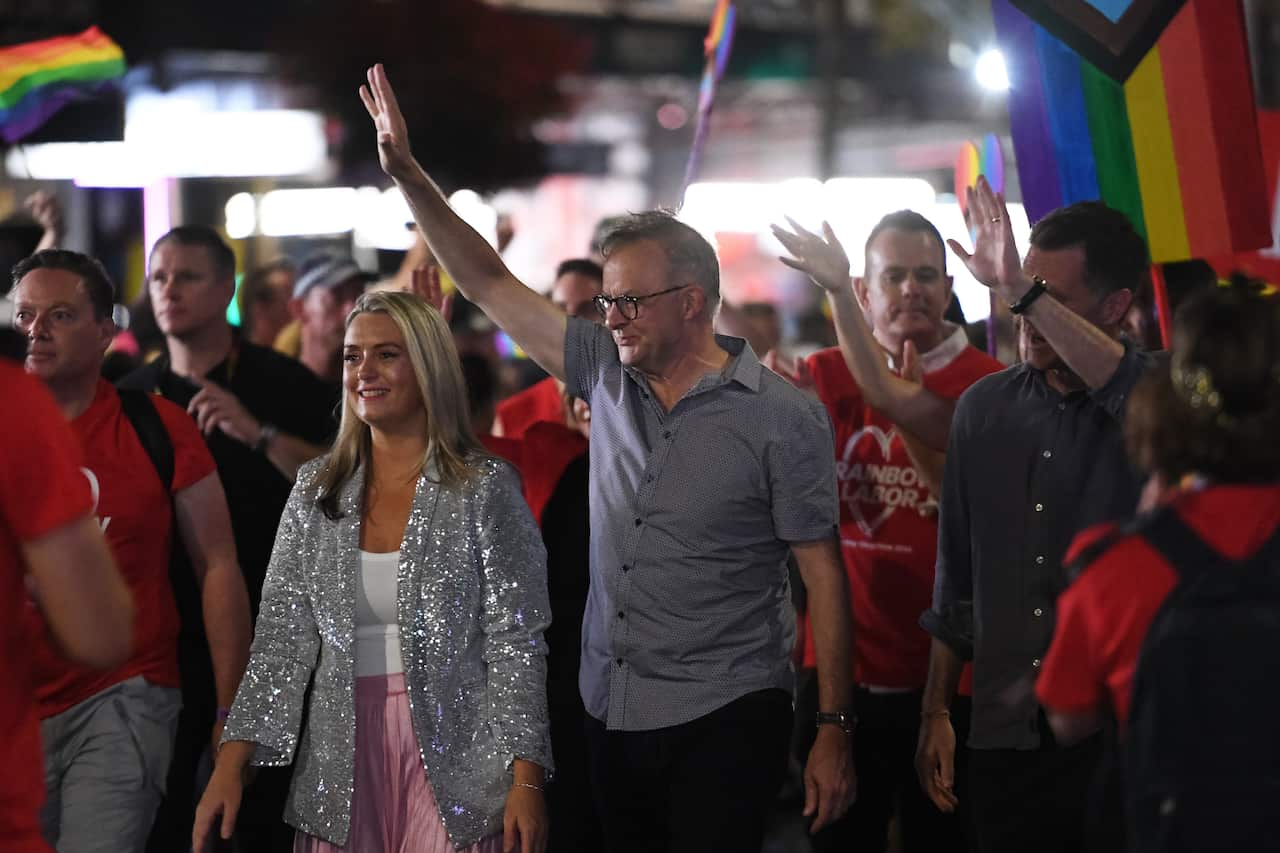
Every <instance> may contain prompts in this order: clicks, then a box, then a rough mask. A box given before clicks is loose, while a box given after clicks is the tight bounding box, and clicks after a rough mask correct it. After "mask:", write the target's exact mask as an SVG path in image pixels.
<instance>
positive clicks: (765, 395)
mask: <svg viewBox="0 0 1280 853" xmlns="http://www.w3.org/2000/svg"><path fill="white" fill-rule="evenodd" d="M716 342H717V343H718V344H719V345H720V346H721V347H722V348H723V349H724V350H726V351H727V352H728V353H729V354H730V356H731V358H730V361H729V363H728V365H727V366H726V368H725V370H724V371H723V372H722V373H718V374H711V375H708V376H705V377H703V378H702V380H701V381H699V382H698V383H697V384H696V385H695V386H694V387H693V388H692V389H690V390H689V392H688V393H687V394H685V396H684V397H683V398H681V400H680V401H679V402H677V403H676V405H675V406H673V407H672V409H671V410H670V411H669V412H668V411H663V409H662V406H661V405H660V404H659V402H658V400H657V398H656V397H655V396H654V395H653V394H652V393H651V392H650V390H649V385H648V383H647V382H646V381H645V379H644V377H643V376H642V375H640V374H639V373H638V372H636V371H633V370H630V369H628V368H624V367H623V366H622V364H621V362H620V361H619V359H618V349H617V347H616V346H615V345H614V343H613V339H612V337H611V335H610V333H609V331H608V330H607V329H604V328H602V327H600V326H597V325H595V324H593V323H589V322H587V321H585V320H577V319H574V318H570V320H569V326H568V330H567V332H566V335H565V372H566V374H567V379H568V383H567V384H568V389H569V392H570V393H571V394H573V395H575V396H577V397H581V398H583V399H585V400H586V401H587V402H588V403H590V404H591V592H590V594H589V597H588V599H587V609H586V616H585V618H584V620H583V626H582V668H581V674H580V678H579V682H580V686H581V689H582V698H583V701H584V702H585V704H586V708H587V712H588V713H590V714H591V715H592V716H593V717H595V718H597V719H599V720H603V721H604V722H605V723H606V725H607V726H608V727H609V728H610V729H623V730H632V731H639V730H646V729H656V728H663V727H666V726H673V725H679V724H680V723H685V722H688V721H690V720H693V719H696V718H698V717H701V716H703V715H705V714H708V713H710V712H711V711H714V710H715V709H716V708H719V707H721V706H723V705H726V704H728V703H729V702H731V701H733V700H734V699H737V698H739V697H740V696H743V695H745V694H747V693H750V692H753V691H756V690H763V689H767V688H772V687H776V688H782V689H784V690H788V691H790V690H791V689H792V686H793V675H792V671H791V663H790V654H791V649H792V646H793V645H794V642H795V617H794V614H793V612H792V609H791V601H790V590H789V587H788V583H787V571H786V558H787V553H788V550H789V546H788V543H790V542H813V541H817V540H820V539H823V538H825V537H828V536H832V535H833V534H834V531H835V528H836V522H837V519H838V518H839V512H838V506H837V501H836V478H835V450H834V446H833V443H832V441H833V439H832V434H831V423H830V421H829V420H828V419H827V413H826V411H825V410H824V409H823V407H822V405H821V404H820V403H819V402H818V401H817V400H814V399H811V398H810V397H808V396H807V395H805V394H803V393H802V392H800V391H798V390H796V389H795V388H793V387H792V386H791V385H790V384H789V383H787V382H786V381H785V380H783V379H782V378H780V377H779V376H777V375H776V374H774V373H772V372H771V371H769V370H766V369H765V368H764V367H762V366H761V364H760V362H759V361H758V360H757V359H756V356H755V354H754V353H752V351H751V348H750V347H748V346H747V345H746V342H745V341H743V340H741V339H739V338H728V337H719V336H717V338H716Z"/></svg>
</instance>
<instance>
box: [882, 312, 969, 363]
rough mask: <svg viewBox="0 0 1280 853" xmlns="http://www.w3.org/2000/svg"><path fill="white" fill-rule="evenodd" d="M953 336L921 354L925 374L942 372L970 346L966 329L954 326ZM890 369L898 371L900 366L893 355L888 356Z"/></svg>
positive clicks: (948, 336) (952, 327) (952, 329)
mask: <svg viewBox="0 0 1280 853" xmlns="http://www.w3.org/2000/svg"><path fill="white" fill-rule="evenodd" d="M947 325H948V326H950V328H951V334H949V335H947V336H946V337H945V338H943V339H942V342H941V343H939V344H938V345H937V346H935V347H934V348H933V349H931V350H929V351H928V352H926V353H921V354H920V367H921V369H923V371H924V372H925V373H933V372H934V371H937V370H941V369H942V368H944V367H946V366H947V365H948V364H950V363H951V362H953V361H955V360H956V359H957V358H958V357H959V356H960V354H961V353H962V352H964V351H965V349H966V348H968V346H969V336H968V335H966V334H965V331H964V327H962V326H952V325H951V324H949V323H948V324H947ZM887 358H888V360H889V367H890V368H892V369H894V370H897V369H898V368H899V367H900V365H899V364H898V363H897V359H895V358H894V357H893V356H892V355H889V356H887Z"/></svg>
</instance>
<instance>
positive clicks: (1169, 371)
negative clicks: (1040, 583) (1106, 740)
mask: <svg viewBox="0 0 1280 853" xmlns="http://www.w3.org/2000/svg"><path fill="white" fill-rule="evenodd" d="M1125 432H1126V442H1127V444H1128V447H1129V452H1130V455H1131V456H1132V457H1133V459H1134V461H1135V462H1136V463H1137V464H1138V465H1139V467H1141V468H1142V469H1144V470H1146V471H1148V472H1149V473H1150V475H1151V479H1150V481H1149V482H1148V485H1147V488H1146V491H1145V492H1144V495H1143V501H1142V506H1141V507H1140V509H1141V510H1155V509H1158V508H1163V507H1171V508H1172V510H1173V511H1174V512H1176V513H1177V515H1178V516H1179V518H1181V519H1182V521H1184V522H1185V523H1186V525H1187V526H1188V527H1190V528H1191V530H1192V531H1193V532H1195V533H1196V534H1197V535H1198V536H1199V537H1200V538H1202V539H1203V540H1204V541H1205V543H1206V544H1207V545H1209V546H1210V547H1211V548H1213V549H1214V550H1215V551H1217V552H1219V553H1220V554H1222V555H1223V556H1224V557H1227V558H1231V559H1242V558H1244V557H1247V556H1249V555H1251V554H1252V553H1253V552H1254V551H1256V550H1257V549H1258V548H1259V547H1260V546H1261V545H1262V544H1263V543H1265V542H1266V541H1267V539H1268V538H1269V537H1270V536H1271V535H1272V533H1273V531H1274V530H1275V528H1276V525H1277V524H1278V523H1280V440H1277V439H1278V438H1280V307H1278V306H1277V300H1276V299H1274V298H1268V297H1263V296H1260V295H1258V294H1257V291H1256V288H1254V287H1251V286H1248V285H1244V284H1242V283H1237V284H1235V285H1233V286H1231V287H1229V288H1215V289H1213V290H1210V291H1206V292H1203V293H1200V294H1197V295H1196V296H1194V297H1192V298H1190V299H1188V301H1187V302H1186V304H1185V305H1184V306H1183V307H1182V309H1181V310H1180V311H1179V312H1178V316H1177V319H1176V320H1175V324H1174V333H1173V353H1172V358H1171V359H1170V360H1169V363H1168V364H1165V365H1163V366H1161V367H1160V368H1158V369H1156V370H1153V371H1152V373H1151V374H1150V375H1148V376H1147V377H1146V378H1145V379H1144V380H1143V381H1142V382H1141V384H1139V386H1138V387H1137V388H1135V389H1134V392H1133V396H1132V397H1131V398H1130V400H1129V412H1128V419H1127V420H1126V421H1125ZM1113 532H1114V528H1107V527H1100V528H1094V529H1092V530H1088V531H1085V532H1084V533H1082V534H1081V535H1080V536H1079V537H1078V538H1077V539H1076V542H1075V544H1074V545H1073V546H1072V548H1071V549H1070V550H1069V551H1068V554H1067V560H1066V562H1067V564H1068V565H1069V564H1071V563H1072V562H1073V561H1075V560H1077V559H1078V558H1079V556H1080V555H1082V554H1084V553H1085V551H1086V550H1087V549H1089V547H1090V546H1091V545H1095V544H1097V543H1100V542H1102V541H1103V540H1104V539H1106V538H1107V537H1108V534H1109V533H1113ZM1176 582H1177V574H1176V573H1175V572H1174V570H1173V569H1172V568H1171V567H1170V566H1169V565H1168V564H1167V563H1166V562H1165V561H1164V560H1163V559H1162V557H1161V556H1160V554H1159V553H1157V552H1156V551H1155V550H1153V549H1152V548H1151V547H1150V546H1149V545H1148V544H1147V543H1146V542H1145V541H1144V540H1143V539H1142V537H1140V536H1137V535H1131V536H1125V537H1122V538H1120V539H1119V540H1118V541H1116V542H1115V543H1114V544H1112V545H1111V546H1110V547H1109V548H1107V550H1106V551H1105V552H1104V553H1103V554H1102V555H1101V556H1100V557H1098V558H1097V559H1096V560H1095V561H1093V562H1092V563H1091V564H1090V565H1089V566H1087V567H1086V568H1085V569H1084V571H1082V573H1081V574H1080V576H1079V578H1078V579H1077V580H1076V582H1075V583H1074V584H1072V585H1071V586H1070V587H1069V588H1068V589H1067V591H1066V592H1064V593H1063V594H1062V597H1061V598H1060V599H1059V600H1058V623H1057V628H1056V631H1055V634H1054V640H1053V645H1052V646H1051V647H1050V649H1049V654H1048V656H1047V657H1046V658H1045V660H1044V666H1043V667H1042V669H1041V673H1040V678H1039V681H1038V683H1037V688H1036V692H1037V693H1038V694H1039V696H1040V701H1041V702H1042V703H1043V704H1044V705H1045V707H1046V708H1048V709H1049V720H1050V722H1051V723H1052V724H1053V726H1054V731H1055V732H1056V733H1058V734H1059V735H1060V736H1066V737H1068V738H1070V737H1071V735H1073V734H1075V733H1077V732H1079V731H1080V730H1082V729H1083V730H1089V731H1093V730H1096V729H1097V727H1098V724H1099V721H1100V720H1101V719H1102V717H1103V716H1104V715H1105V713H1106V712H1107V711H1110V712H1113V713H1114V714H1115V715H1116V717H1117V719H1118V720H1119V722H1120V723H1121V724H1122V725H1123V723H1124V722H1125V720H1126V719H1127V717H1128V711H1129V694H1130V687H1131V682H1132V678H1133V674H1134V668H1135V664H1136V661H1137V655H1138V649H1139V646H1140V645H1141V643H1142V639H1143V637H1144V636H1145V635H1146V631H1147V627H1148V625H1149V624H1150V622H1151V619H1152V617H1153V616H1154V615H1155V611H1156V609H1157V608H1158V607H1159V605H1160V603H1161V602H1162V601H1163V600H1164V598H1165V596H1166V595H1167V594H1168V592H1169V590H1170V589H1172V588H1173V586H1174V585H1175V583H1176ZM1086 652H1087V653H1086Z"/></svg>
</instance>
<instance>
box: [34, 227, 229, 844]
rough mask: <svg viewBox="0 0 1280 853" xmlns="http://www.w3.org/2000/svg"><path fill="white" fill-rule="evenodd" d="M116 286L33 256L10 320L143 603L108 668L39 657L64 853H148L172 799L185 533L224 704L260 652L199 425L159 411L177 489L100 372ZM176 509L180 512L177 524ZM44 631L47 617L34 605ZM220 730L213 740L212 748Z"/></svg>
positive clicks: (178, 413) (74, 256) (59, 255)
mask: <svg viewBox="0 0 1280 853" xmlns="http://www.w3.org/2000/svg"><path fill="white" fill-rule="evenodd" d="M113 302H114V288H113V287H112V285H111V282H110V279H109V278H108V277H107V275H106V273H105V271H104V270H103V269H102V267H101V265H100V264H98V263H97V262H96V261H94V260H93V259H92V258H88V257H86V256H84V255H81V254H79V253H76V252H68V251H63V250H47V251H44V252H38V253H36V254H35V255H32V256H31V257H30V258H27V259H26V260H24V261H22V262H21V263H20V264H18V266H17V267H15V268H14V303H15V305H14V321H15V325H16V326H17V327H18V328H19V329H20V330H22V331H24V332H26V334H27V337H28V339H29V341H30V346H29V350H28V354H27V359H26V368H27V371H28V372H29V373H31V374H34V375H36V376H38V377H39V378H40V379H42V380H43V381H44V383H45V385H46V386H47V387H48V388H49V390H50V391H51V392H52V394H53V397H54V399H55V400H56V401H57V404H58V406H59V408H60V409H61V410H62V413H63V415H64V416H65V417H67V418H68V419H69V420H71V425H72V429H73V431H74V432H75V434H76V435H77V436H78V437H79V439H80V441H81V444H82V446H83V448H84V466H85V467H84V469H83V470H84V472H85V476H86V477H87V478H88V480H89V484H90V487H91V490H92V495H93V501H94V512H95V514H96V515H97V517H98V523H99V526H100V527H101V529H102V533H103V535H104V536H105V537H106V539H107V543H108V544H109V545H110V547H111V550H112V553H113V554H114V556H115V558H116V560H117V562H118V563H119V565H120V569H121V573H122V574H123V575H124V578H125V581H126V583H127V584H128V585H129V589H130V591H131V593H132V594H133V597H134V601H135V602H136V604H137V612H138V619H137V621H136V623H135V625H134V632H133V649H132V653H131V656H130V657H129V659H128V660H127V661H126V662H125V663H124V664H123V665H122V666H120V667H117V668H116V669H113V670H111V671H110V672H106V673H101V672H90V671H86V670H85V669H83V668H81V667H79V666H76V665H75V664H73V663H72V662H69V661H67V660H66V659H65V658H64V657H63V656H62V654H61V653H60V650H59V649H57V648H56V647H55V646H53V645H52V644H50V643H47V642H43V643H37V644H36V645H35V647H34V649H33V651H32V656H31V657H32V660H33V666H34V669H35V677H36V684H37V691H36V695H37V700H38V702H39V713H40V717H41V719H42V722H41V735H42V739H43V741H44V756H45V761H44V765H45V789H46V796H47V802H46V804H45V807H44V810H43V811H42V813H41V822H42V824H43V829H44V834H45V838H46V840H48V841H49V842H50V843H51V844H56V846H57V847H58V849H59V850H60V851H64V853H70V851H76V853H79V852H80V851H97V850H102V851H107V850H111V851H135V850H136V851H142V850H143V849H144V848H145V844H146V839H147V835H148V833H149V831H150V829H151V821H152V818H153V816H154V813H155V809H156V807H157V805H158V804H159V801H160V797H161V796H162V794H163V791H164V784H165V778H166V774H167V772H168V765H169V758H170V755H171V751H172V747H173V736H174V731H175V726H176V723H177V715H178V711H179V708H180V707H181V699H180V694H179V687H180V682H179V674H178V662H177V639H178V617H177V612H176V608H175V605H174V601H173V592H172V589H171V588H170V585H169V564H170V547H171V542H172V538H173V536H174V534H175V532H176V533H178V534H180V535H181V538H182V542H183V545H184V546H185V548H186V551H187V554H188V556H189V558H190V561H191V565H192V567H193V568H194V570H195V573H196V577H197V582H198V583H199V584H200V586H201V589H202V595H203V604H204V616H205V626H206V630H207V632H208V636H209V647H210V655H211V658H212V661H213V668H214V673H215V679H216V681H217V691H218V698H219V702H220V704H222V705H224V706H229V705H230V704H231V699H232V697H233V696H234V694H235V690H236V687H237V686H238V685H239V681H240V677H241V675H242V673H243V671H244V665H245V662H246V660H247V658H248V650H249V631H250V626H249V603H248V595H247V593H246V591H245V586H244V580H243V577H242V576H241V573H240V568H239V565H238V563H237V561H236V556H235V546H234V541H233V539H232V535H231V525H230V520H229V517H228V513H227V505H226V498H225V497H224V496H223V491H222V485H221V482H220V481H219V479H218V476H217V473H216V471H215V470H214V463H213V458H212V457H211V456H210V455H209V451H208V449H207V448H206V446H205V444H204V441H203V439H202V438H201V437H200V433H199V431H198V430H197V428H196V425H195V423H194V422H193V421H192V420H191V419H190V417H188V416H187V414H186V412H184V411H182V410H181V409H180V408H178V407H176V406H174V405H172V404H170V403H168V402H167V401H165V400H162V399H159V398H154V399H151V400H150V403H151V404H152V405H153V406H154V410H155V413H156V415H157V416H158V418H159V422H160V423H161V424H162V426H163V429H164V431H165V433H167V436H168V440H169V442H170V444H171V446H172V452H173V481H172V482H171V483H161V482H160V480H159V478H158V477H157V475H156V467H155V465H154V464H153V463H152V461H151V459H150V457H149V455H148V453H147V451H146V450H145V449H144V446H143V444H142V442H141V440H140V439H139V436H138V433H137V432H136V431H135V428H134V426H133V424H132V423H131V422H130V420H129V418H128V417H127V416H126V415H125V413H124V410H123V408H122V404H121V398H120V395H119V393H118V392H117V391H116V390H115V388H114V387H112V386H111V385H110V383H108V382H106V381H105V380H103V379H102V378H101V377H100V376H99V375H98V372H99V366H100V364H101V359H102V354H103V352H104V351H105V349H106V346H107V344H108V343H109V342H110V340H111V338H112V336H113V335H114V333H115V331H116V329H115V324H114V322H113V321H112V305H113ZM175 515H176V517H175ZM28 615H29V618H30V620H31V622H32V624H33V626H34V627H35V628H36V629H37V630H39V631H40V632H41V635H43V633H44V632H43V630H42V629H41V628H40V623H41V622H42V620H41V618H40V616H39V614H38V613H35V612H34V611H32V612H29V614H28ZM220 729H221V724H220V723H219V724H218V725H217V726H215V731H213V732H211V737H212V738H213V739H214V742H216V739H217V737H218V736H219V734H220Z"/></svg>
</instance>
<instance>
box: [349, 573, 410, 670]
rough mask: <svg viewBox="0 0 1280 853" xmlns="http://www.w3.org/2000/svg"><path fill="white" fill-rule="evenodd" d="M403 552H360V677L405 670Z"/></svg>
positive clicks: (358, 585) (358, 623)
mask: <svg viewBox="0 0 1280 853" xmlns="http://www.w3.org/2000/svg"><path fill="white" fill-rule="evenodd" d="M399 565H400V552H399V551H392V552H390V553H386V554H373V553H370V552H369V551H361V552H360V583H358V584H357V585H356V677H357V678H359V677H360V676H364V675H390V674H392V673H396V672H403V671H404V663H403V662H402V661H401V659H400V624H399V622H398V621H397V620H396V586H397V581H396V572H397V570H398V568H399Z"/></svg>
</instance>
